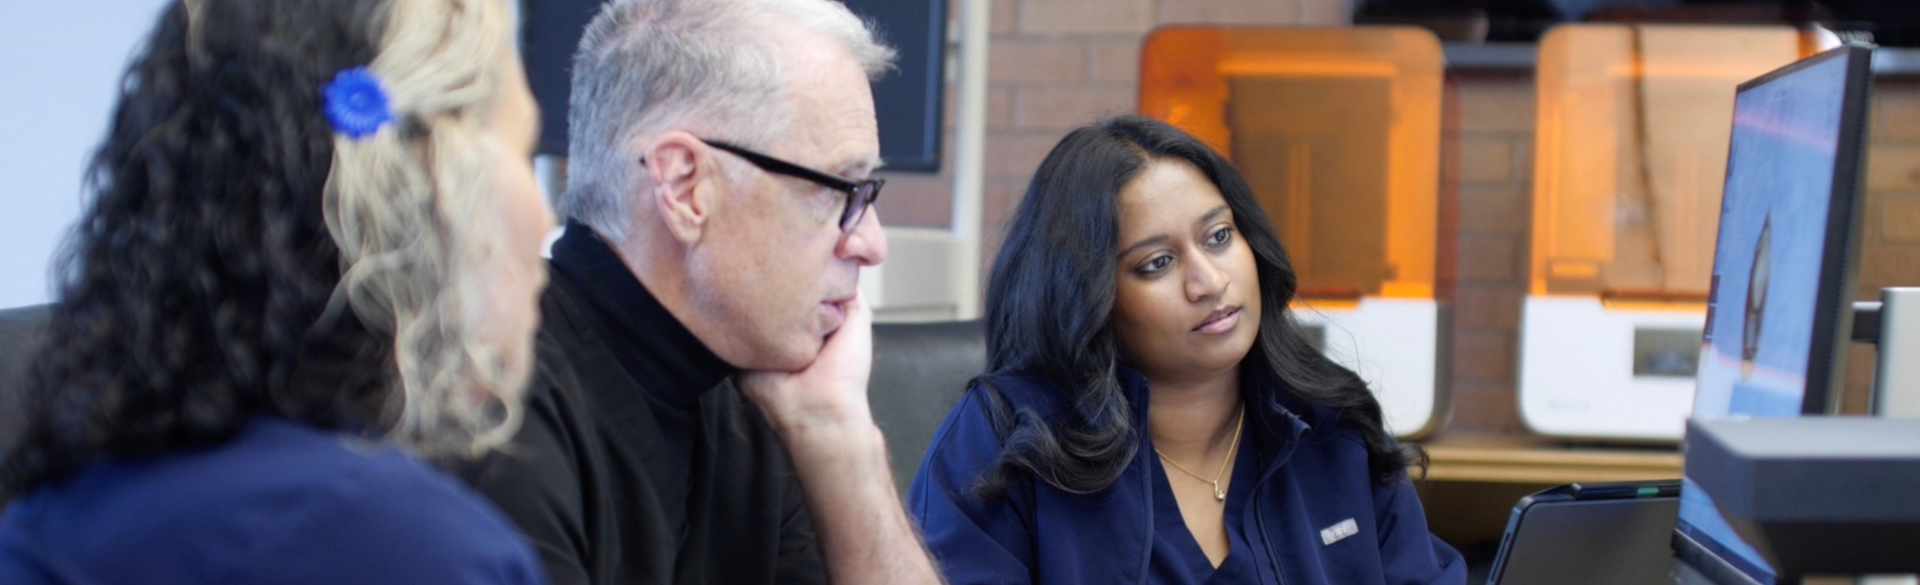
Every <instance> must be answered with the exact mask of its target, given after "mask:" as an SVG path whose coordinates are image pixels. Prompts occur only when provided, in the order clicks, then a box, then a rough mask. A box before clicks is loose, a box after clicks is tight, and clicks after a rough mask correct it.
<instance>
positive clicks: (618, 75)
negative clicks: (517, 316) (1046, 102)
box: [559, 0, 894, 241]
mask: <svg viewBox="0 0 1920 585" xmlns="http://www.w3.org/2000/svg"><path fill="white" fill-rule="evenodd" d="M819 39H824V40H826V41H828V42H833V43H837V44H838V45H839V46H840V48H842V49H843V50H845V51H846V53H847V54H848V55H849V56H851V57H852V58H853V59H854V60H855V61H856V62H857V63H859V64H860V67H861V68H862V69H863V70H865V71H866V74H867V76H868V77H869V78H876V77H878V76H880V75H881V74H883V73H885V72H886V71H887V70H889V69H891V68H892V67H893V58H894V51H893V49H891V48H888V47H886V46H885V45H882V44H880V43H879V41H877V40H876V39H875V38H874V34H873V31H872V30H871V29H870V28H869V27H868V25H867V24H866V23H864V22H862V21H861V20H860V18H859V17H857V16H854V14H853V13H852V12H850V11H848V10H847V8H846V6H844V5H841V4H840V3H839V2H836V1H834V0H614V1H613V2H612V3H610V4H608V5H607V6H606V8H604V9H602V10H601V11H600V14H599V16H596V17H594V19H593V22H592V23H591V24H588V25H587V29H586V33H585V34H584V35H582V36H581V39H580V50H579V51H578V52H576V53H574V57H573V98H572V101H571V103H570V106H571V109H570V111H569V112H568V116H567V121H568V129H569V131H570V132H569V134H570V135H571V138H570V141H569V144H568V156H569V158H568V161H567V167H568V169H567V170H568V172H567V174H568V179H567V191H566V194H565V195H563V196H562V197H561V198H560V203H559V209H560V212H561V213H562V214H565V215H566V216H568V217H571V218H574V219H578V220H580V221H581V222H584V223H586V224H587V225H589V226H592V227H593V228H594V229H595V230H596V231H598V232H599V233H600V234H601V235H602V236H605V237H607V238H609V239H612V240H615V241H620V240H624V239H626V237H627V232H628V230H629V228H630V227H631V226H630V225H629V223H630V219H631V217H632V208H633V201H634V197H633V193H635V192H636V191H638V190H639V188H641V187H644V186H645V184H644V183H643V182H644V181H645V180H646V178H645V176H644V175H643V173H640V172H639V163H638V159H637V158H636V157H635V156H634V153H633V152H631V151H630V150H629V145H630V144H632V143H633V142H634V141H635V140H637V139H642V138H647V137H651V136H654V135H657V134H659V133H661V132H665V131H667V130H669V129H674V128H680V129H685V130H689V131H693V132H696V133H702V132H704V133H710V137H714V138H721V137H724V138H726V139H728V140H732V141H736V142H739V143H741V144H744V145H749V146H758V145H764V144H766V143H768V142H771V141H772V140H773V138H774V137H777V136H779V135H781V134H782V133H783V132H785V131H786V128H787V126H788V122H789V121H790V119H791V118H792V113H793V112H792V111H791V104H790V103H789V100H787V99H784V94H785V89H784V85H785V81H786V78H785V73H784V71H783V70H782V57H781V50H782V44H783V42H795V41H815V40H819Z"/></svg>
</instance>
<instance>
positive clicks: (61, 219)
mask: <svg viewBox="0 0 1920 585" xmlns="http://www.w3.org/2000/svg"><path fill="white" fill-rule="evenodd" d="M167 3H168V0H84V1H53V2H10V3H9V6H8V10H7V12H8V14H7V17H6V18H0V308H7V307H17V306H20V305H28V304H37V303H44V302H47V301H48V300H51V298H52V291H51V290H50V289H49V288H48V282H47V263H48V261H49V260H51V259H52V258H53V252H54V249H55V247H56V246H58V244H59V242H60V239H61V237H62V236H64V235H65V234H66V232H67V229H68V227H69V226H70V225H72V223H73V221H74V219H75V218H77V217H78V216H79V214H80V204H81V201H82V199H81V193H80V173H81V167H82V165H83V163H84V161H85V160H86V157H87V156H88V155H89V154H90V153H91V152H92V150H93V149H94V148H95V147H97V146H98V145H99V142H100V140H101V138H104V137H105V136H106V131H107V118H108V116H109V114H110V113H111V110H112V107H113V97H114V93H113V90H114V87H115V85H116V84H117V83H118V81H119V79H120V74H121V73H122V72H123V71H124V70H125V69H126V63H127V58H128V57H129V56H131V55H132V53H133V49H134V46H135V45H136V44H138V43H140V42H141V41H143V40H144V39H145V37H146V35H147V32H148V31H149V30H150V29H151V28H152V27H153V23H154V22H155V21H156V20H157V19H158V17H159V14H160V10H161V8H162V7H164V6H166V5H167Z"/></svg>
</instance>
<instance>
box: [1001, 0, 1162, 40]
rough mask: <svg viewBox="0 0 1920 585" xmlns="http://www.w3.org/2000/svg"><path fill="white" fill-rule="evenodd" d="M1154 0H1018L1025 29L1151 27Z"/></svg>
mask: <svg viewBox="0 0 1920 585" xmlns="http://www.w3.org/2000/svg"><path fill="white" fill-rule="evenodd" d="M1172 1H1178V0H1172ZM1155 4H1157V2H1155V1H1154V0H1021V2H1020V10H1019V14H1020V24H1019V27H1018V29H1019V30H1020V32H1024V33H1038V34H1061V33H1066V34H1071V33H1127V34H1142V33H1145V32H1147V30H1148V29H1151V28H1153V26H1154V25H1155V24H1159V23H1157V22H1155V21H1154V5H1155Z"/></svg>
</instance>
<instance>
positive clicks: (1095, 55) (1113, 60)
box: [1088, 38, 1140, 84]
mask: <svg viewBox="0 0 1920 585" xmlns="http://www.w3.org/2000/svg"><path fill="white" fill-rule="evenodd" d="M1092 44H1093V50H1091V51H1089V53H1091V55H1092V67H1091V69H1092V72H1091V73H1089V74H1088V77H1089V79H1091V80H1092V81H1095V82H1101V83H1126V84H1135V83H1138V82H1139V81H1140V39H1136V38H1125V39H1121V40H1101V41H1093V43H1092Z"/></svg>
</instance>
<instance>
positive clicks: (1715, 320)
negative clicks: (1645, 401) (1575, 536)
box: [1675, 47, 1869, 584]
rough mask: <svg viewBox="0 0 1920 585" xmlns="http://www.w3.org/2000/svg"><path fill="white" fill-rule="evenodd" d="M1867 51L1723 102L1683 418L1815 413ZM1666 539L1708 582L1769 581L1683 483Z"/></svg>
mask: <svg viewBox="0 0 1920 585" xmlns="http://www.w3.org/2000/svg"><path fill="white" fill-rule="evenodd" d="M1868 55H1869V53H1868V51H1867V50H1866V49H1861V48H1853V47H1845V48H1840V49H1835V50H1833V51H1829V52H1826V53H1822V54H1820V55H1816V56H1813V57H1809V58H1807V59H1805V60H1802V61H1800V62H1798V63H1795V64H1793V65H1790V66H1788V67H1786V68H1783V69H1781V70H1779V71H1775V72H1773V73H1769V74H1767V75H1766V76H1763V77H1761V78H1759V79H1755V80H1753V81H1750V82H1748V83H1746V84H1744V85H1742V86H1740V90H1739V93H1738V94H1736V96H1735V98H1734V114H1733V140H1732V142H1731V144H1730V150H1729V152H1728V156H1727V181H1726V189H1725V191H1724V194H1723V195H1722V199H1721V208H1720V232H1719V237H1718V242H1717V245H1716V248H1715V253H1714V262H1713V280H1712V291H1711V292H1710V293H1709V297H1710V298H1709V300H1708V307H1707V323H1706V329H1705V332H1704V333H1705V335H1704V341H1703V343H1704V347H1703V348H1702V350H1701V352H1700V367H1699V372H1698V383H1699V388H1698V390H1697V392H1696V393H1695V398H1694V405H1693V416H1694V417H1695V418H1720V417H1793V416H1800V415H1802V414H1819V413H1822V412H1824V411H1825V409H1826V402H1827V396H1828V391H1829V389H1830V388H1832V387H1834V384H1833V379H1834V373H1835V367H1836V365H1837V364H1836V363H1835V361H1836V360H1837V357H1838V352H1840V351H1843V350H1844V347H1845V342H1844V340H1845V338H1846V336H1847V332H1848V330H1849V327H1848V325H1849V323H1850V321H1849V320H1848V319H1847V318H1848V317H1850V316H1851V306H1852V302H1851V301H1852V288H1853V286H1852V285H1853V282H1852V280H1853V279H1852V278H1851V275H1852V270H1851V266H1850V264H1851V263H1852V260H1851V258H1852V253H1851V252H1852V248H1853V247H1854V244H1853V242H1855V241H1857V238H1855V237H1854V234H1853V232H1854V230H1853V226H1854V225H1856V224H1857V222H1858V212H1857V209H1856V208H1857V205H1856V200H1857V199H1858V194H1857V191H1858V183H1857V181H1858V176H1859V174H1860V168H1861V161H1860V158H1861V154H1860V147H1859V143H1860V140H1861V139H1862V133H1861V127H1862V126H1863V125H1864V122H1865V113H1864V112H1865V107H1866V98H1867V87H1866V86H1867V81H1868V77H1867V59H1868ZM1675 531H1676V537H1675V544H1676V548H1677V549H1679V552H1680V554H1681V557H1682V558H1683V559H1685V560H1687V561H1688V562H1689V563H1691V564H1692V565H1694V566H1695V568H1701V569H1702V570H1703V571H1705V572H1708V573H1709V574H1712V573H1715V572H1718V573H1721V574H1722V575H1724V576H1721V577H1717V580H1720V581H1723V582H1737V581H1740V580H1742V579H1741V577H1744V579H1745V580H1751V581H1753V582H1758V583H1769V584H1770V583H1773V582H1774V580H1775V577H1776V574H1775V571H1774V569H1773V568H1772V567H1770V566H1768V563H1767V561H1766V559H1765V558H1764V557H1763V556H1762V555H1761V554H1760V552H1759V551H1758V550H1756V549H1755V548H1754V547H1753V546H1751V545H1750V544H1749V543H1747V542H1745V541H1743V540H1741V538H1740V537H1739V536H1738V535H1736V534H1735V533H1734V531H1733V528H1732V527H1731V526H1729V525H1728V523H1727V521H1726V519H1725V518H1723V517H1722V516H1721V515H1720V512H1719V511H1718V510H1717V509H1716V508H1715V507H1714V504H1713V501H1712V499H1711V498H1709V497H1708V495H1707V494H1706V493H1704V492H1703V491H1702V490H1701V489H1700V487H1699V485H1698V484H1695V483H1693V482H1692V481H1691V480H1685V481H1684V482H1683V485H1682V488H1681V494H1680V518H1679V522H1678V523H1677V524H1676V525H1675ZM1701 565H1708V566H1709V567H1701ZM1728 571H1733V572H1737V573H1738V576H1733V575H1725V573H1726V572H1728Z"/></svg>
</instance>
